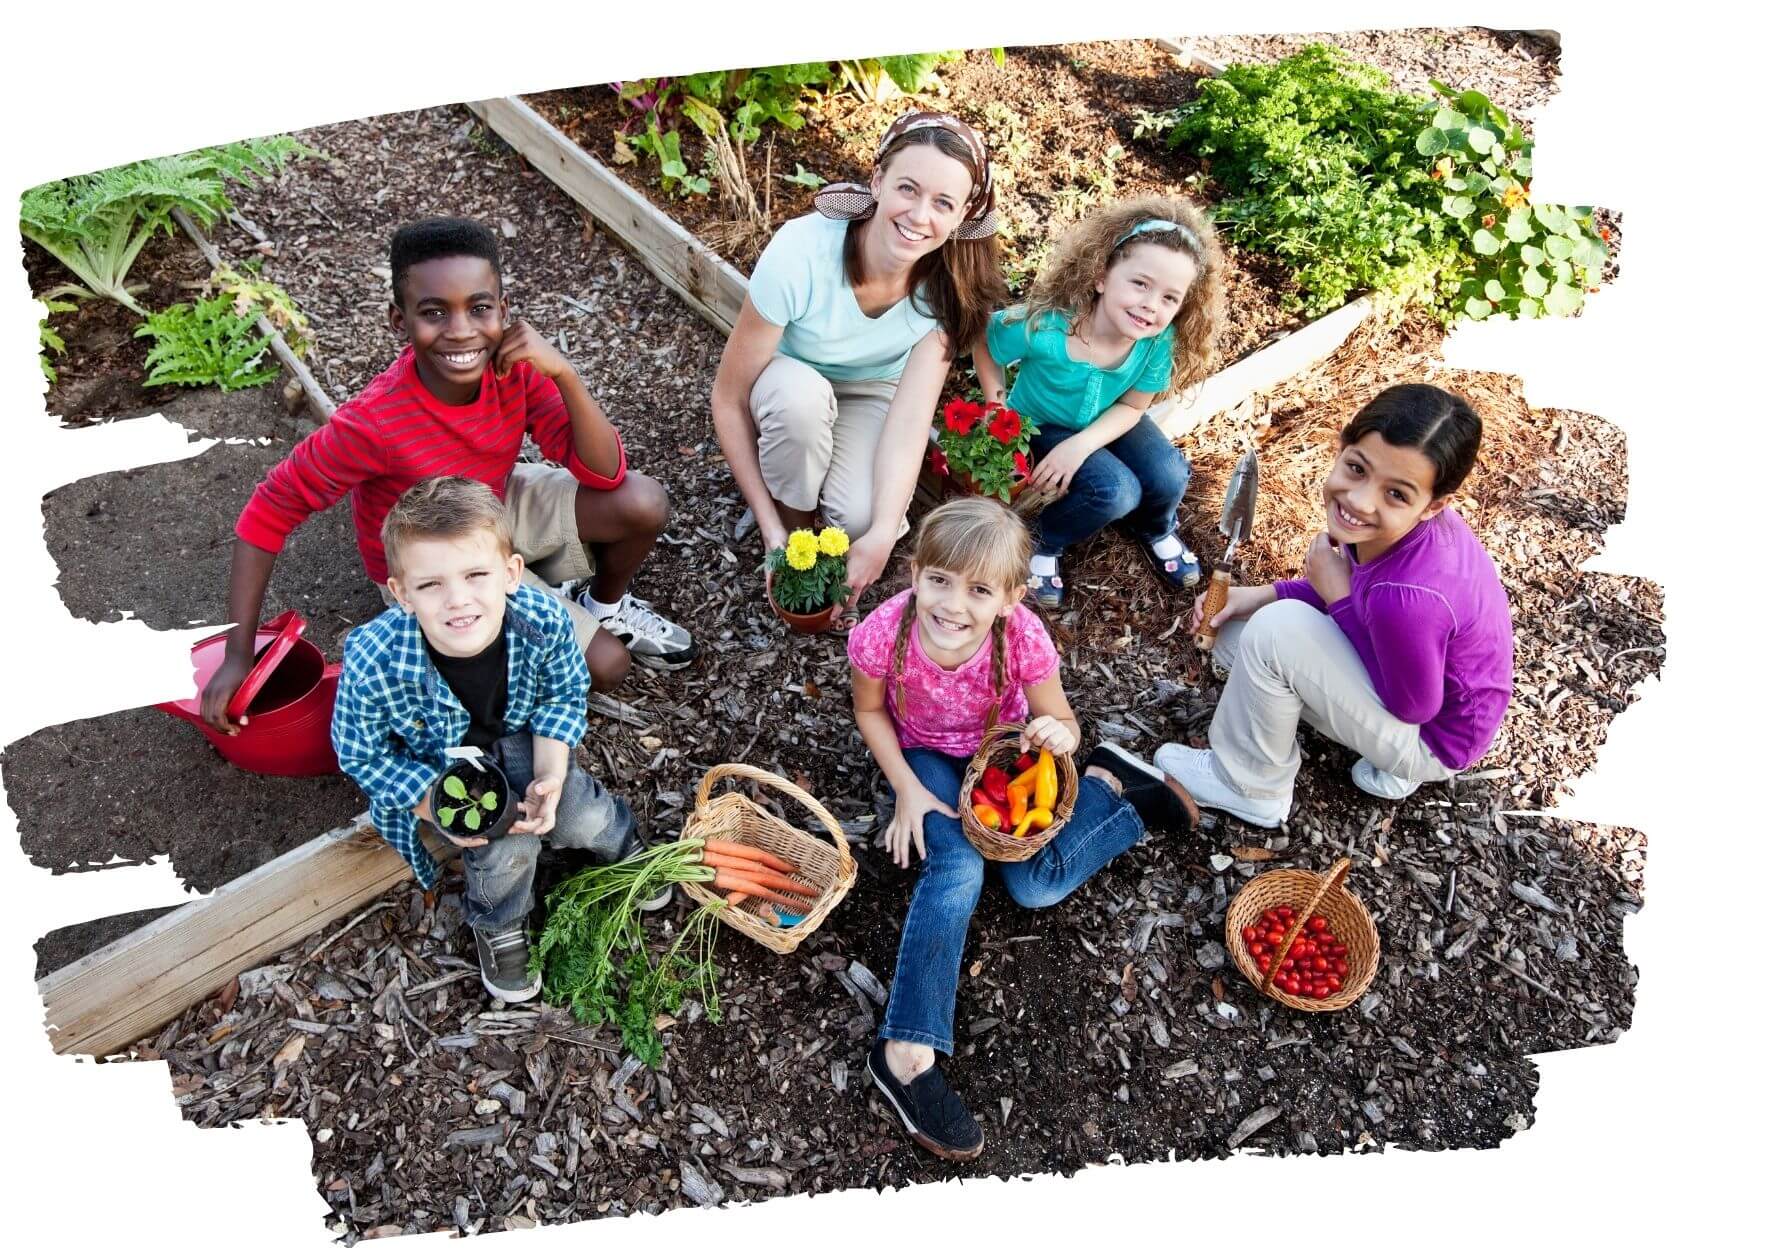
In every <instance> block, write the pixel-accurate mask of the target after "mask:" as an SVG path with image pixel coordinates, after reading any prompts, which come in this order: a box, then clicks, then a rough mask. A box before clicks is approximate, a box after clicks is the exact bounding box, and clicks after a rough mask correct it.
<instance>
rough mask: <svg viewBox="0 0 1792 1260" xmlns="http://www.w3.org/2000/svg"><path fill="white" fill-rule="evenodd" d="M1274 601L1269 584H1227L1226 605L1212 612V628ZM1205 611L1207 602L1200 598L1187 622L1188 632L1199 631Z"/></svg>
mask: <svg viewBox="0 0 1792 1260" xmlns="http://www.w3.org/2000/svg"><path fill="white" fill-rule="evenodd" d="M1275 602H1276V588H1275V587H1274V586H1273V585H1270V586H1229V587H1227V588H1226V606H1225V607H1224V608H1222V609H1220V610H1219V611H1218V612H1216V613H1214V614H1213V625H1212V627H1210V628H1211V629H1213V630H1218V629H1219V628H1220V627H1221V626H1223V625H1225V624H1226V623H1227V622H1228V621H1234V620H1238V619H1241V618H1244V617H1248V616H1250V615H1251V614H1252V613H1254V612H1256V611H1257V610H1258V609H1259V608H1262V607H1265V606H1266V605H1269V604H1273V603H1275ZM1206 612H1207V602H1206V600H1202V601H1201V602H1200V603H1199V604H1196V605H1195V611H1194V615H1193V616H1192V617H1191V618H1190V620H1189V623H1188V631H1189V633H1190V634H1199V633H1200V632H1201V619H1202V617H1203V615H1204V614H1205V613H1206Z"/></svg>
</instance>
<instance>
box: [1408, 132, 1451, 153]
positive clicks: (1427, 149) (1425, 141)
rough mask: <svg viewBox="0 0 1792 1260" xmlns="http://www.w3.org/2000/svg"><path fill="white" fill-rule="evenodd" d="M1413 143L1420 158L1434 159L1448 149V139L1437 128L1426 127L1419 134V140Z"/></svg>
mask: <svg viewBox="0 0 1792 1260" xmlns="http://www.w3.org/2000/svg"><path fill="white" fill-rule="evenodd" d="M1415 143H1416V145H1417V147H1418V150H1419V153H1420V154H1421V155H1422V156H1424V157H1436V156H1437V155H1438V154H1439V153H1442V152H1443V151H1444V149H1445V148H1446V147H1448V145H1449V143H1450V138H1449V137H1448V136H1447V135H1445V134H1444V133H1443V131H1442V130H1441V129H1439V128H1437V127H1427V128H1425V130H1423V131H1421V132H1420V133H1419V138H1418V140H1417V141H1416V142H1415Z"/></svg>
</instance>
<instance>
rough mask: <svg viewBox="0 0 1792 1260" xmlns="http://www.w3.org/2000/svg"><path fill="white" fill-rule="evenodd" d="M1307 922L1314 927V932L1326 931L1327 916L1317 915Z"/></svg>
mask: <svg viewBox="0 0 1792 1260" xmlns="http://www.w3.org/2000/svg"><path fill="white" fill-rule="evenodd" d="M1307 922H1309V923H1311V924H1312V925H1313V930H1314V931H1315V932H1323V931H1325V916H1324V915H1323V914H1316V915H1314V916H1313V917H1312V918H1311V919H1308V920H1307Z"/></svg>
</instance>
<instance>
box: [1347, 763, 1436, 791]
mask: <svg viewBox="0 0 1792 1260" xmlns="http://www.w3.org/2000/svg"><path fill="white" fill-rule="evenodd" d="M1350 778H1351V781H1352V782H1354V783H1355V784H1356V785H1357V786H1358V787H1360V788H1361V789H1363V791H1365V792H1367V793H1368V794H1369V795H1370V796H1379V797H1380V798H1381V799H1382V800H1384V801H1403V800H1405V799H1406V798H1407V797H1409V796H1411V795H1412V794H1413V793H1414V792H1416V791H1418V790H1419V789H1420V788H1421V787H1423V786H1424V783H1423V781H1422V780H1419V779H1402V778H1401V777H1400V776H1399V775H1397V774H1389V773H1388V772H1387V771H1386V770H1378V769H1377V768H1376V767H1375V766H1373V765H1371V764H1370V762H1369V759H1368V758H1367V757H1358V758H1357V759H1356V764H1355V765H1354V766H1352V767H1350Z"/></svg>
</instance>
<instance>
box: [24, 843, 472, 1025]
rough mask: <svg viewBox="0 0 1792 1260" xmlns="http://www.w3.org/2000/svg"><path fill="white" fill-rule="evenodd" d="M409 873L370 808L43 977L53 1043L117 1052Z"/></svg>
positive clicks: (41, 994) (41, 990)
mask: <svg viewBox="0 0 1792 1260" xmlns="http://www.w3.org/2000/svg"><path fill="white" fill-rule="evenodd" d="M430 847H431V850H432V852H436V853H437V854H438V856H446V854H445V852H444V850H443V849H442V848H439V847H438V845H437V844H436V843H435V842H433V841H432V842H431V845H430ZM410 878H411V868H410V865H409V864H408V863H407V862H406V861H405V860H404V859H403V858H402V857H400V856H399V854H398V850H396V849H394V848H393V847H392V846H391V845H389V844H387V843H386V842H385V841H384V840H383V839H381V838H380V835H379V833H378V832H376V831H374V830H373V828H372V826H371V824H370V822H369V820H368V815H366V814H361V815H359V816H358V817H356V818H355V820H354V821H353V822H350V823H348V824H346V825H345V826H342V827H338V828H336V829H335V830H333V831H326V832H325V833H324V834H323V835H321V836H318V837H316V838H315V839H313V840H310V841H308V842H306V843H305V844H303V845H301V846H299V847H298V848H296V849H293V850H291V851H289V852H287V853H283V854H281V855H280V856H279V857H277V858H275V859H274V860H273V861H271V862H267V863H265V864H263V865H261V866H258V867H256V868H255V869H254V870H252V871H250V872H248V873H247V874H246V875H242V876H239V877H238V878H236V879H233V880H231V881H230V882H229V883H228V884H224V885H222V886H220V887H219V888H217V889H216V890H214V891H213V892H212V894H211V895H210V896H208V897H204V898H201V899H198V900H195V901H191V902H188V903H187V904H186V905H184V906H181V907H179V908H177V909H175V910H172V911H170V912H169V913H168V914H165V915H163V916H162V917H161V918H159V919H156V920H154V921H153V922H150V923H147V924H145V925H144V926H142V927H140V928H138V929H137V930H136V931H135V932H132V933H131V934H130V935H128V936H125V937H121V938H120V939H118V940H116V941H113V942H112V943H111V944H109V945H105V946H102V947H101V948H99V949H97V950H95V951H94V952H93V953H91V954H88V955H87V956H86V957H85V958H79V959H76V960H75V961H74V962H72V963H69V964H68V965H67V966H66V967H63V968H61V969H60V970H58V971H54V972H52V973H51V974H49V975H47V976H45V977H44V978H43V979H42V980H40V981H38V985H37V991H38V997H39V998H40V999H42V1001H43V1004H44V1014H45V1027H46V1028H47V1029H48V1031H49V1036H50V1046H51V1048H52V1049H54V1050H55V1051H56V1053H58V1054H91V1055H96V1056H98V1055H106V1054H113V1053H116V1052H117V1051H119V1050H122V1049H124V1048H125V1047H127V1046H129V1045H130V1044H131V1043H132V1042H133V1041H136V1040H137V1039H138V1038H140V1037H144V1036H147V1035H148V1034H150V1033H152V1032H154V1031H156V1029H158V1028H160V1027H162V1026H163V1025H164V1024H166V1023H167V1022H168V1021H169V1020H171V1019H174V1018H175V1017H176V1016H178V1015H179V1014H180V1013H181V1012H182V1011H185V1010H186V1009H187V1008H188V1007H190V1006H192V1005H193V1004H194V1003H195V1002H198V1001H200V1000H201V999H203V998H204V997H206V996H207V995H208V994H211V993H215V992H216V991H217V990H218V989H220V988H222V987H223V986H224V985H225V984H226V983H227V982H228V981H229V980H230V979H231V978H232V977H233V976H236V975H238V974H240V973H241V972H243V971H246V970H248V969H249V968H252V967H254V966H256V965H258V964H260V963H262V962H264V961H266V960H267V959H269V958H272V957H273V956H275V955H276V954H278V953H279V952H280V951H281V950H283V949H286V948H287V947H288V946H290V945H292V944H294V943H295V942H298V941H302V940H304V939H305V938H306V937H307V936H310V935H311V934H312V933H313V932H316V931H318V930H319V929H320V928H323V927H327V926H328V925H329V924H331V923H334V922H335V921H336V920H337V919H339V918H341V917H342V916H343V915H345V914H349V913H352V912H353V911H355V910H357V909H359V908H360V907H362V906H364V905H366V904H367V903H368V902H370V901H373V900H374V899H375V898H377V897H379V896H381V895H382V894H384V893H385V892H386V891H387V890H388V889H391V888H393V887H395V886H396V885H398V884H401V883H403V882H404V881H406V880H408V879H410Z"/></svg>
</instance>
